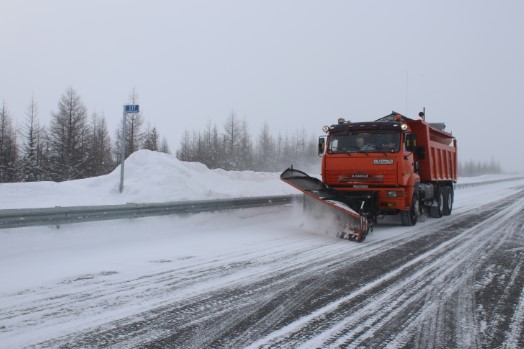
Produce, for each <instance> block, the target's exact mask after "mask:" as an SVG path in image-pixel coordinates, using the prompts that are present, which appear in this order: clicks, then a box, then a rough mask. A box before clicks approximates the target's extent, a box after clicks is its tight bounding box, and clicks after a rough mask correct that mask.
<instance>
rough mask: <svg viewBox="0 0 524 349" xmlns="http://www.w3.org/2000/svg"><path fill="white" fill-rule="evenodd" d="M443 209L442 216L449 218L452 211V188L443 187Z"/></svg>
mask: <svg viewBox="0 0 524 349" xmlns="http://www.w3.org/2000/svg"><path fill="white" fill-rule="evenodd" d="M444 189H445V190H444V207H443V210H442V214H443V215H444V216H449V215H450V214H451V210H453V187H444Z"/></svg>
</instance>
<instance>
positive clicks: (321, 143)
mask: <svg viewBox="0 0 524 349" xmlns="http://www.w3.org/2000/svg"><path fill="white" fill-rule="evenodd" d="M325 150H326V137H319V139H318V156H322V155H324V151H325Z"/></svg>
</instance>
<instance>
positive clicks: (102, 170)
mask: <svg viewBox="0 0 524 349" xmlns="http://www.w3.org/2000/svg"><path fill="white" fill-rule="evenodd" d="M89 131H90V134H89V138H88V143H89V159H88V164H87V166H86V176H88V177H94V176H100V175H103V174H107V173H109V172H110V171H111V170H113V169H114V167H115V162H114V161H113V157H112V155H111V154H112V152H111V150H112V149H111V138H110V137H109V132H108V130H107V124H106V119H105V117H104V116H103V115H102V116H99V115H98V114H97V113H93V114H92V117H91V127H90V128H89Z"/></svg>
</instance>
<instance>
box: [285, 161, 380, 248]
mask: <svg viewBox="0 0 524 349" xmlns="http://www.w3.org/2000/svg"><path fill="white" fill-rule="evenodd" d="M280 179H281V180H283V181H284V182H286V183H287V184H289V185H291V186H293V187H295V188H296V189H298V190H300V191H302V192H303V193H304V209H305V211H307V213H308V214H309V215H313V216H315V217H319V218H320V217H324V218H325V217H329V218H330V219H331V218H333V220H334V222H336V223H337V225H340V228H337V229H339V230H338V231H337V237H339V238H342V239H347V240H351V241H357V242H362V241H364V239H365V238H366V235H367V233H368V232H369V230H370V228H371V226H370V223H369V221H368V219H367V218H366V217H365V216H363V215H361V214H359V213H357V212H356V211H355V210H353V209H351V208H350V207H349V206H348V205H347V204H346V203H344V198H343V196H341V195H340V193H339V192H337V191H336V190H334V189H331V188H329V187H328V186H326V185H325V184H324V183H323V182H322V181H321V180H319V179H318V178H314V177H311V176H309V175H307V174H306V173H304V172H302V171H299V170H295V169H293V168H288V169H287V170H285V171H284V172H282V174H281V175H280Z"/></svg>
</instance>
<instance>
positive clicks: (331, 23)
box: [0, 0, 524, 172]
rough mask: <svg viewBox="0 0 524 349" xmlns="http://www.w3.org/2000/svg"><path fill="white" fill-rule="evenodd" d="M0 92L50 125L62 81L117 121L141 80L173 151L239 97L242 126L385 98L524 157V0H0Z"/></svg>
mask: <svg viewBox="0 0 524 349" xmlns="http://www.w3.org/2000/svg"><path fill="white" fill-rule="evenodd" d="M0 13H1V14H2V20H1V21H0V33H1V42H0V98H1V99H2V100H3V101H4V102H5V103H6V104H7V106H8V108H9V111H10V112H11V115H12V116H13V118H14V119H15V121H16V122H17V124H18V125H19V127H21V125H22V123H23V120H24V117H25V116H24V113H25V110H26V107H27V105H28V103H29V101H30V99H31V96H32V94H34V96H35V99H36V101H37V102H38V104H39V110H40V114H39V115H40V119H41V121H42V122H43V123H44V124H46V125H47V124H48V121H49V119H50V115H51V112H52V111H56V105H57V103H58V100H59V98H60V96H61V95H62V94H63V93H64V91H65V90H66V88H67V87H69V86H72V87H73V88H74V89H75V90H76V91H77V92H78V93H79V94H80V96H81V97H82V99H83V101H84V103H85V104H86V105H87V107H88V109H89V113H90V114H91V113H92V112H98V113H103V114H104V115H105V117H106V119H107V121H108V124H109V127H110V131H111V136H112V137H113V136H114V130H115V129H116V126H117V123H118V122H119V121H120V119H121V114H122V105H123V104H126V103H127V102H128V96H129V94H130V93H131V91H132V89H133V88H135V89H136V91H137V93H138V96H139V104H140V106H141V109H142V111H143V115H144V117H145V118H146V119H147V120H149V121H150V123H151V124H152V125H156V126H157V128H158V129H159V131H160V133H161V135H162V136H165V137H166V138H167V139H168V141H169V144H170V146H171V149H172V151H175V150H176V149H177V148H178V146H179V143H180V139H181V135H182V133H183V132H184V130H186V129H199V130H200V129H203V128H204V127H205V125H206V124H207V122H208V121H209V120H212V121H213V122H215V123H216V124H217V125H218V126H219V127H221V126H222V124H223V122H224V121H225V120H226V118H227V117H228V116H229V114H230V113H231V111H235V112H236V113H237V114H238V115H239V116H240V117H246V119H247V121H248V124H249V126H250V129H251V131H252V134H254V135H255V134H258V132H259V130H260V128H261V126H262V124H263V122H264V121H267V122H268V124H269V126H270V129H271V130H272V131H273V132H278V131H282V132H286V131H288V132H294V131H295V130H297V129H299V128H302V127H304V128H305V129H306V131H308V132H310V133H312V134H319V135H320V134H321V131H320V129H321V127H322V126H323V125H324V124H328V123H332V122H334V121H335V120H336V119H337V118H338V117H339V116H344V117H347V118H350V119H352V120H361V121H367V120H374V119H376V118H378V117H381V116H383V115H386V114H388V113H389V112H391V110H395V111H397V112H401V113H403V114H406V115H407V116H411V117H414V116H415V115H416V114H417V113H418V111H420V110H421V109H422V107H424V106H425V107H426V110H427V118H428V121H432V122H445V123H446V125H447V129H448V130H450V131H452V132H453V134H454V135H456V136H457V138H458V140H459V157H460V159H462V160H468V159H479V160H483V161H488V160H489V159H490V158H492V157H493V158H495V159H498V160H499V161H500V163H501V165H502V166H503V167H504V168H505V169H506V170H518V171H522V172H524V162H522V160H521V159H520V158H521V156H520V155H517V154H518V150H519V148H518V143H517V141H518V140H519V139H520V138H521V134H522V130H524V122H523V121H522V117H521V116H520V112H521V108H520V106H521V104H522V97H523V96H524V93H523V92H524V82H523V81H524V68H523V67H522V62H524V44H523V42H524V21H523V20H522V18H524V17H523V15H524V2H523V1H520V0H512V1H511V0H501V1H486V0H481V1H473V0H465V1H451V0H445V1H438V2H437V1H415V0H413V1H385V0H384V1H366V2H363V1H298V0H297V1H273V0H270V1H240V0H239V1H198V0H197V1H183V2H182V1H160V0H153V1H129V0H126V1H124V0H112V1H100V0H90V1H83V2H80V1H66V0H64V1H58V0H47V1H37V0H30V1H19V0H2V2H1V3H0Z"/></svg>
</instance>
